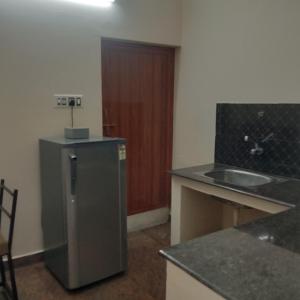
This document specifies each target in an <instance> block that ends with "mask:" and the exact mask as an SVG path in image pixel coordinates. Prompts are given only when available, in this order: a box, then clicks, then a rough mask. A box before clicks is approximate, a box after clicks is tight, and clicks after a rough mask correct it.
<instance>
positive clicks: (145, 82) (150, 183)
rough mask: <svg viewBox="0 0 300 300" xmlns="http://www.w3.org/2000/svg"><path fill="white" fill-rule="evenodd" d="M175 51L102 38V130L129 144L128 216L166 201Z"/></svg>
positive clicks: (166, 202)
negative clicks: (121, 138)
mask: <svg viewBox="0 0 300 300" xmlns="http://www.w3.org/2000/svg"><path fill="white" fill-rule="evenodd" d="M173 83H174V49H173V48H167V47H156V46H146V45H141V44H133V43H127V42H120V41H112V40H109V39H103V40H102V95H103V129H104V135H105V136H112V137H123V138H126V139H127V141H128V143H127V166H128V176H127V178H128V181H127V183H128V195H127V199H128V212H129V214H134V213H139V212H144V211H147V210H151V209H156V208H161V207H166V206H168V205H169V203H170V197H171V192H170V191H171V182H170V176H169V175H168V173H167V172H168V171H169V170H170V169H171V163H172V131H173V88H174V85H173Z"/></svg>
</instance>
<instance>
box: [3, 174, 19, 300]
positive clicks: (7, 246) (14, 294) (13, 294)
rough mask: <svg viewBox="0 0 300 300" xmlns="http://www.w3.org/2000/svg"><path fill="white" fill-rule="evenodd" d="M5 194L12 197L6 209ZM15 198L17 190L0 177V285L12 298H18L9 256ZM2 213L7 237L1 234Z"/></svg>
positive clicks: (14, 299)
mask: <svg viewBox="0 0 300 300" xmlns="http://www.w3.org/2000/svg"><path fill="white" fill-rule="evenodd" d="M5 194H8V196H9V197H10V198H11V199H12V203H11V208H10V209H6V208H5V207H4V205H3V199H4V195H5ZM17 198H18V190H13V191H12V190H10V189H9V188H7V187H6V186H5V184H4V179H1V182H0V273H1V282H0V286H2V287H3V288H4V289H5V290H6V291H7V292H8V293H9V294H10V296H11V297H12V299H13V300H18V292H17V285H16V279H15V270H14V266H13V261H12V256H11V248H12V242H13V234H14V226H15V216H16V208H17ZM3 215H5V216H6V217H7V218H8V219H9V226H8V238H7V239H6V238H5V237H4V235H3V234H2V233H3V231H2V230H3V227H2V216H3ZM5 256H6V257H7V266H8V271H9V275H10V287H9V286H8V284H7V281H6V276H5V267H4V262H3V258H4V257H5Z"/></svg>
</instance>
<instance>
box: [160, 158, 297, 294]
mask: <svg viewBox="0 0 300 300" xmlns="http://www.w3.org/2000/svg"><path fill="white" fill-rule="evenodd" d="M220 167H221V168H222V167H223V168H224V167H228V166H224V165H218V164H210V165H205V166H198V167H192V168H185V169H180V170H175V171H172V174H173V175H176V176H181V177H185V178H188V179H192V180H196V181H199V182H204V183H207V184H212V185H215V186H220V187H223V188H226V189H230V190H234V191H236V192H240V193H243V194H247V195H253V196H255V197H258V198H262V199H265V200H267V201H272V202H276V203H281V204H285V205H287V206H289V207H291V208H290V209H289V210H287V211H285V212H282V213H279V214H277V215H271V216H268V217H265V218H262V219H259V220H257V221H254V222H251V223H248V224H245V225H242V226H239V227H236V228H230V229H225V230H222V231H218V232H216V233H212V234H209V235H206V236H203V237H199V238H196V239H194V240H192V241H188V242H185V243H182V244H178V245H175V246H173V247H171V248H169V249H166V250H162V251H160V253H161V254H162V255H163V256H164V257H166V258H167V259H168V260H170V261H172V262H173V263H174V264H176V265H177V266H179V267H180V268H182V269H183V270H185V271H186V272H188V273H189V274H190V275H192V276H193V277H194V278H196V279H197V280H199V281H200V282H202V283H204V284H205V285H206V286H208V287H210V288H211V289H213V290H214V291H216V292H217V293H218V294H220V295H222V296H223V297H224V298H225V299H230V300H253V299H258V300H277V299H278V300H285V299H286V300H296V299H297V300H298V299H300V255H299V254H300V181H299V180H295V179H289V178H283V179H284V180H283V181H280V182H277V183H269V184H266V185H263V186H260V187H256V188H240V187H235V186H232V185H229V184H224V183H222V182H216V181H214V180H213V179H211V178H207V177H204V176H199V175H195V172H196V173H197V172H200V173H201V171H203V170H204V171H206V170H214V169H219V168H220ZM230 168H232V167H230ZM234 168H235V167H234Z"/></svg>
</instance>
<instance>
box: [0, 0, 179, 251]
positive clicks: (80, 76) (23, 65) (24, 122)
mask: <svg viewBox="0 0 300 300" xmlns="http://www.w3.org/2000/svg"><path fill="white" fill-rule="evenodd" d="M180 12H181V10H180V1H179V0H117V1H116V4H115V5H114V6H113V7H111V8H110V9H100V8H94V7H89V6H81V5H77V4H71V3H67V2H64V1H63V0H48V1H47V0H1V1H0V41H1V42H0V104H1V105H0V138H1V144H0V176H1V177H5V178H6V179H7V182H8V184H9V185H10V186H13V187H18V188H19V190H20V198H19V199H20V200H19V206H18V211H17V219H16V232H15V241H14V255H24V254H28V253H31V252H34V251H38V250H41V249H42V243H41V224H40V208H41V201H40V188H39V163H38V158H39V157H38V139H39V137H45V136H53V135H58V134H62V131H63V128H64V127H65V126H68V125H69V112H68V111H66V110H58V109H54V105H53V104H54V101H53V94H55V93H80V94H83V95H84V101H85V102H84V109H83V110H81V111H78V112H77V113H76V124H77V125H82V126H88V127H90V128H91V131H92V133H94V134H101V130H102V128H101V123H102V120H101V74H100V70H101V67H100V37H101V36H107V37H114V38H123V39H129V40H136V41H145V42H151V43H159V44H169V45H178V44H179V43H180V31H181V30H180V25H181V24H180V20H181V18H180ZM53 222H55V220H53Z"/></svg>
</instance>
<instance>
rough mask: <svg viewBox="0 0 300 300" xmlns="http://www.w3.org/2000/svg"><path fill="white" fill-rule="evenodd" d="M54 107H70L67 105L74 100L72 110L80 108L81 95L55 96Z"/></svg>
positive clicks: (81, 102)
mask: <svg viewBox="0 0 300 300" xmlns="http://www.w3.org/2000/svg"><path fill="white" fill-rule="evenodd" d="M54 99H55V107H57V108H66V107H70V105H69V103H70V101H71V100H75V106H74V108H81V107H82V104H83V95H72V94H55V95H54Z"/></svg>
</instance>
